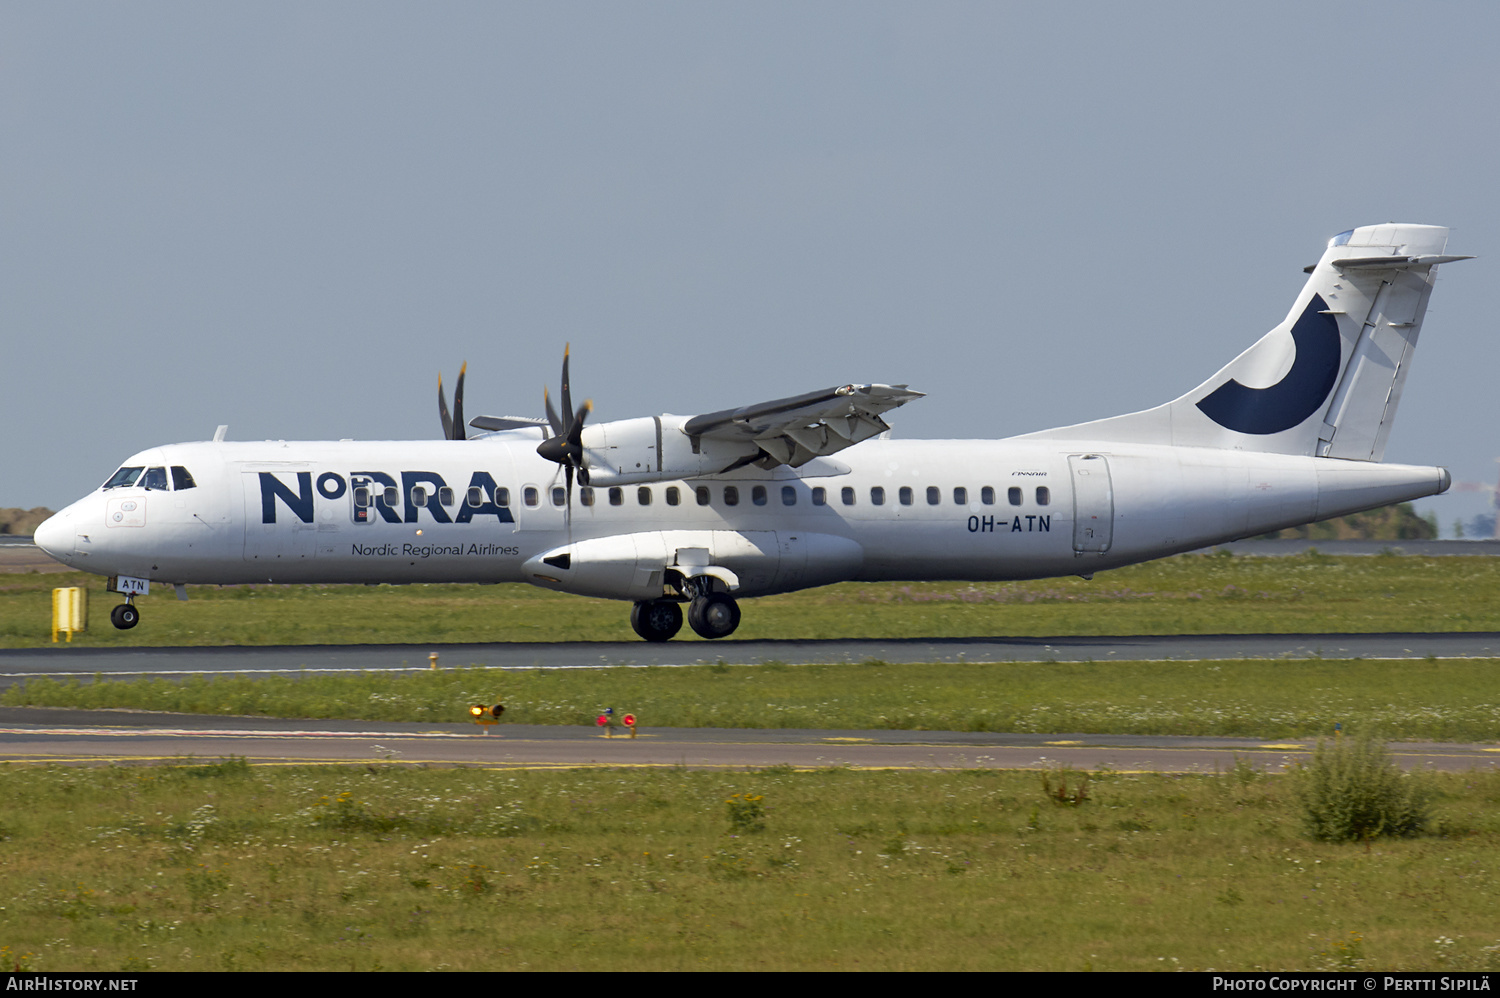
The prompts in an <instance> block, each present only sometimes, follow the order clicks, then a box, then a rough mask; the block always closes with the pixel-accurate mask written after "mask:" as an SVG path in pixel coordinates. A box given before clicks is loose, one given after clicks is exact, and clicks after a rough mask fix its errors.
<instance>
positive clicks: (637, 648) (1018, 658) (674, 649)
mask: <svg viewBox="0 0 1500 998" xmlns="http://www.w3.org/2000/svg"><path fill="white" fill-rule="evenodd" d="M433 652H437V653H438V661H439V664H440V665H441V666H443V667H445V668H454V667H460V666H485V667H489V668H501V669H579V668H594V667H599V666H648V665H663V666H683V665H701V664H713V663H715V662H719V661H723V662H727V663H730V664H733V665H753V664H758V663H763V662H785V663H789V664H799V665H800V664H811V663H824V662H863V661H867V660H869V659H879V660H881V661H885V662H893V663H896V662H902V663H904V662H1108V661H1111V660H1113V661H1120V662H1131V661H1148V662H1169V661H1223V660H1226V659H1243V658H1262V659H1309V658H1322V659H1354V658H1363V659H1425V658H1429V657H1430V658H1500V633H1496V632H1493V631H1482V632H1444V633H1425V634H1412V633H1389V634H1197V635H1137V636H1093V637H1037V638H1017V637H988V638H911V639H907V640H890V639H881V640H843V639H840V640H827V641H733V640H728V641H717V642H706V641H669V642H665V643H662V644H649V643H647V642H644V641H619V642H611V641H594V642H587V641H584V642H566V643H563V642H558V643H545V642H515V643H506V644H452V645H444V644H424V645H295V646H289V645H283V646H270V647H251V648H244V647H236V648H70V647H68V646H67V645H57V646H52V647H47V648H24V649H13V650H6V651H0V689H3V688H4V687H5V686H8V685H10V684H11V683H14V682H17V681H20V680H24V679H28V678H36V677H42V676H50V677H54V678H69V677H73V678H81V679H90V678H92V677H94V676H95V675H98V676H100V677H101V678H104V679H130V678H135V677H138V676H146V675H151V676H186V675H195V674H199V673H201V674H205V675H212V674H215V673H236V674H243V675H256V674H274V673H299V672H363V671H373V672H380V671H395V672H400V671H415V670H421V669H426V668H428V667H429V664H430V663H429V659H428V656H429V655H430V654H431V653H433Z"/></svg>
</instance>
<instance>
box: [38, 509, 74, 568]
mask: <svg viewBox="0 0 1500 998" xmlns="http://www.w3.org/2000/svg"><path fill="white" fill-rule="evenodd" d="M32 540H33V541H35V542H36V546H37V547H39V548H41V549H42V550H43V551H45V552H47V554H49V555H51V556H52V557H53V558H56V559H57V560H58V561H61V562H64V563H66V562H67V561H68V555H70V554H72V553H73V523H72V517H71V516H70V515H69V514H68V513H67V512H62V513H56V514H54V515H52V516H49V517H48V518H47V519H45V520H43V521H42V524H41V526H39V527H37V528H36V534H35V536H34V537H32Z"/></svg>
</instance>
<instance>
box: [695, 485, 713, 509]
mask: <svg viewBox="0 0 1500 998" xmlns="http://www.w3.org/2000/svg"><path fill="white" fill-rule="evenodd" d="M693 492H694V493H695V494H696V495H697V496H698V505H699V506H707V505H708V503H709V500H710V496H709V492H708V486H707V485H700V486H698V487H697V488H695V489H694V490H693Z"/></svg>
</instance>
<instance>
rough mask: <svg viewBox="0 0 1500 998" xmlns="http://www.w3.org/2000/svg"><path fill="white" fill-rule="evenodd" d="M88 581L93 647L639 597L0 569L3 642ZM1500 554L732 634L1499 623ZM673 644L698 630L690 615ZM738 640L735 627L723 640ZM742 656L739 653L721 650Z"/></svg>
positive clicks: (538, 628) (842, 594)
mask: <svg viewBox="0 0 1500 998" xmlns="http://www.w3.org/2000/svg"><path fill="white" fill-rule="evenodd" d="M80 584H81V585H86V586H88V587H89V589H90V606H91V608H92V610H91V625H90V629H89V630H88V631H86V632H84V633H82V634H79V635H77V636H76V637H75V638H74V643H75V644H81V645H85V646H165V645H263V644H325V643H330V644H345V643H408V642H422V643H435V642H494V641H634V640H637V639H636V637H635V635H634V633H633V632H632V631H631V630H630V625H629V621H628V613H629V604H627V603H622V602H615V601H611V600H596V599H584V598H582V597H576V596H561V595H556V594H552V593H547V592H544V591H542V590H539V589H535V588H532V587H529V586H520V585H504V586H459V585H430V586H400V587H384V586H382V587H366V586H269V585H267V586H233V587H225V588H216V587H210V586H194V587H190V588H189V592H190V594H191V599H190V601H189V602H186V603H181V602H178V601H176V600H175V599H173V597H172V591H171V589H170V588H160V589H159V592H160V593H161V595H156V594H153V595H152V596H150V597H148V598H146V599H144V600H141V601H140V606H141V612H142V623H141V624H140V626H139V627H137V628H135V629H134V630H131V631H117V630H115V629H114V628H113V627H111V626H110V625H109V619H108V615H109V609H110V607H111V606H113V605H114V603H116V602H119V598H118V597H113V596H111V595H110V594H108V593H106V592H104V591H103V580H102V579H100V578H98V577H96V576H86V575H82V574H62V575H7V576H0V647H4V648H20V647H35V646H39V645H45V644H49V643H50V641H51V631H50V629H49V628H50V621H51V603H50V599H51V589H52V587H53V586H63V585H80ZM1497 593H1500V559H1496V558H1480V557H1453V558H1419V557H1405V556H1377V557H1365V558H1356V557H1331V556H1326V555H1321V554H1317V553H1313V554H1309V555H1305V556H1299V557H1290V558H1249V557H1239V556H1230V555H1227V554H1222V555H1183V556H1179V557H1176V558H1168V559H1164V560H1162V561H1156V562H1151V563H1148V564H1145V565H1137V566H1134V567H1131V568H1123V569H1119V570H1116V571H1113V572H1101V573H1099V574H1098V575H1097V576H1096V577H1095V578H1094V579H1093V580H1092V581H1085V580H1083V579H1079V578H1076V577H1068V578H1063V579H1047V580H1041V581H1036V582H1014V583H978V584H970V583H871V584H857V583H846V584H843V585H837V586H828V587H825V588H821V589H814V590H809V591H806V592H800V593H791V594H787V595H783V596H771V597H765V598H762V599H756V600H747V601H745V602H744V604H743V609H744V620H743V623H742V624H741V625H740V629H739V631H738V632H737V633H736V635H735V637H736V638H845V637H866V638H905V637H970V636H976V635H997V634H998V635H1061V634H1208V633H1252V632H1254V633H1299V632H1327V631H1366V632H1368V631H1408V630H1409V631H1487V630H1500V600H1497V599H1496V594H1497ZM678 640H697V639H696V638H695V637H694V636H693V635H692V633H691V632H690V631H689V630H688V629H687V628H684V629H683V634H682V635H681V636H680V637H679V638H678ZM722 645H723V646H725V647H730V648H732V647H733V639H731V640H730V641H728V642H723V643H722ZM729 654H730V657H732V653H729Z"/></svg>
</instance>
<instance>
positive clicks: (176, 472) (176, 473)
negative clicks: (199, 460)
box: [172, 464, 198, 492]
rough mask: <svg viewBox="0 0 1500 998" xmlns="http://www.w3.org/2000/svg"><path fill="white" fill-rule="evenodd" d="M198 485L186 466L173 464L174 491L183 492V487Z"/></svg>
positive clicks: (188, 487) (189, 487)
mask: <svg viewBox="0 0 1500 998" xmlns="http://www.w3.org/2000/svg"><path fill="white" fill-rule="evenodd" d="M197 485H198V483H197V482H195V481H193V476H192V474H190V473H189V472H188V470H187V469H186V468H184V467H183V466H182V465H180V464H174V465H172V491H174V492H181V491H182V490H183V489H191V488H196V487H197Z"/></svg>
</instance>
